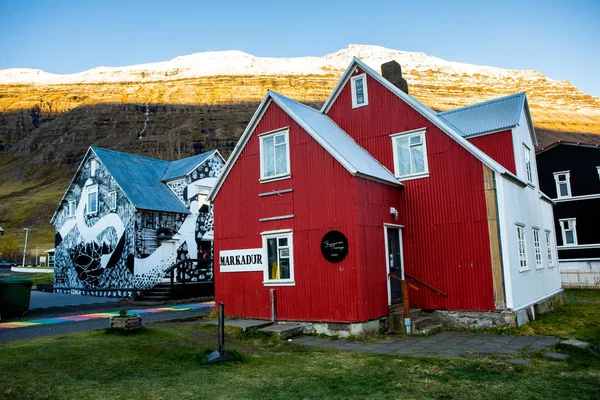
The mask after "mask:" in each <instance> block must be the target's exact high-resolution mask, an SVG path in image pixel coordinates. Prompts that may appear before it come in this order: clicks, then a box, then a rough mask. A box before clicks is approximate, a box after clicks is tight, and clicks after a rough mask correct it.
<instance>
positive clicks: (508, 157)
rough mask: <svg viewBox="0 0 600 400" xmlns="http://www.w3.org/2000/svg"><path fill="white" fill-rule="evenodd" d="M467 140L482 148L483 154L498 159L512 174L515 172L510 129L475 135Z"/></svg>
mask: <svg viewBox="0 0 600 400" xmlns="http://www.w3.org/2000/svg"><path fill="white" fill-rule="evenodd" d="M469 142H471V143H473V144H474V145H475V146H477V147H478V148H480V149H481V150H483V152H484V153H485V154H487V155H488V156H490V157H492V158H493V159H494V160H496V161H498V162H499V163H500V164H502V166H503V167H504V168H506V169H507V170H509V171H510V172H512V173H513V174H515V175H516V174H517V168H516V167H515V152H514V148H513V140H512V131H510V130H508V131H502V132H497V133H492V134H489V135H483V136H477V137H474V138H471V139H469Z"/></svg>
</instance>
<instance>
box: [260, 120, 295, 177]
mask: <svg viewBox="0 0 600 400" xmlns="http://www.w3.org/2000/svg"><path fill="white" fill-rule="evenodd" d="M279 135H284V137H285V142H284V143H285V144H286V157H287V160H286V161H287V172H285V173H280V174H275V175H270V176H265V162H264V158H263V155H264V154H265V151H264V141H265V139H268V138H270V137H275V136H279ZM258 139H259V142H260V155H259V156H260V182H261V183H262V182H271V181H277V180H280V179H287V178H289V177H290V176H291V173H290V130H289V128H284V129H277V130H275V131H271V132H265V133H261V134H260V135H258ZM273 145H274V147H276V146H281V145H282V144H281V143H280V144H278V145H275V139H273ZM273 157H276V155H275V148H274V149H273ZM274 162H275V164H274V165H277V163H276V160H274Z"/></svg>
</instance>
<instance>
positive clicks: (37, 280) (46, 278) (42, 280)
mask: <svg viewBox="0 0 600 400" xmlns="http://www.w3.org/2000/svg"><path fill="white" fill-rule="evenodd" d="M12 276H15V277H16V276H18V277H20V278H28V279H31V280H32V281H33V284H34V285H41V284H48V283H54V274H53V273H46V272H24V273H16V274H13V275H12Z"/></svg>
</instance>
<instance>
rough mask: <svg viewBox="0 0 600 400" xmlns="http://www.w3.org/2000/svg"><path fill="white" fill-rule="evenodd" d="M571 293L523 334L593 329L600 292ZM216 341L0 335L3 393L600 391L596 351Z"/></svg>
mask: <svg viewBox="0 0 600 400" xmlns="http://www.w3.org/2000/svg"><path fill="white" fill-rule="evenodd" d="M568 296H569V300H570V301H571V303H570V304H569V305H568V306H566V307H564V308H561V309H560V310H558V311H557V312H555V313H554V314H546V315H544V316H543V318H541V319H540V320H538V321H536V322H534V323H533V324H531V325H530V326H529V328H527V330H526V329H525V327H522V328H519V330H522V331H519V332H515V333H520V334H527V333H541V334H559V335H560V336H563V337H579V338H587V337H588V335H593V332H597V331H595V329H597V323H598V319H597V318H596V317H597V315H598V314H597V313H598V312H599V311H598V308H599V307H598V301H600V293H598V292H595V293H590V292H584V291H570V292H568ZM577 313H580V314H577ZM577 315H579V317H577ZM593 319H595V321H594V320H593ZM569 327H570V328H569ZM216 342H217V335H216V327H215V326H211V325H202V324H200V323H199V322H198V321H193V322H182V323H163V324H154V325H151V326H150V327H148V328H145V329H144V330H143V331H142V332H141V333H139V334H136V335H126V336H123V335H118V334H115V333H107V332H105V331H94V332H86V333H78V334H71V335H63V336H55V337H49V338H44V339H36V340H28V341H22V342H13V343H8V344H0V371H1V373H0V398H18V399H229V398H236V399H256V398H261V399H330V398H339V399H345V398H368V399H395V398H417V399H421V398H431V399H462V398H468V399H471V398H472V399H551V398H556V399H558V398H561V399H564V398H569V399H572V398H581V399H586V398H589V399H597V398H598V397H599V394H600V356H599V355H598V353H597V352H579V351H575V350H572V351H569V350H564V349H563V350H562V351H566V352H568V353H569V354H570V355H571V357H570V358H569V359H568V360H567V361H552V360H549V359H546V358H544V357H542V356H541V355H534V356H532V357H531V361H532V363H531V364H529V365H524V366H517V365H512V364H507V363H506V362H505V361H503V360H502V359H494V358H484V359H476V360H469V359H466V358H417V357H408V356H404V357H403V356H387V355H377V354H369V353H353V352H346V351H337V350H332V349H319V348H313V347H305V346H302V345H299V344H294V343H293V342H292V343H289V342H286V341H280V340H278V339H277V338H274V337H273V338H266V337H263V336H261V335H243V334H241V333H240V331H237V330H234V329H230V330H229V329H228V331H227V347H228V349H230V350H235V351H236V352H238V353H239V354H240V355H241V356H242V359H241V360H240V361H235V362H232V363H226V364H207V363H206V361H205V358H204V354H205V351H206V350H207V349H209V348H210V349H213V350H214V349H215V347H216ZM596 343H597V338H596Z"/></svg>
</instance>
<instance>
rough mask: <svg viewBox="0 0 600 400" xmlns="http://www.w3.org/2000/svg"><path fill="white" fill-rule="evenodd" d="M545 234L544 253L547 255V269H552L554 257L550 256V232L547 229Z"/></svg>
mask: <svg viewBox="0 0 600 400" xmlns="http://www.w3.org/2000/svg"><path fill="white" fill-rule="evenodd" d="M545 233H546V252H547V253H548V268H552V267H554V256H553V255H552V236H551V235H552V232H551V231H550V230H548V229H546V231H545Z"/></svg>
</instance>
